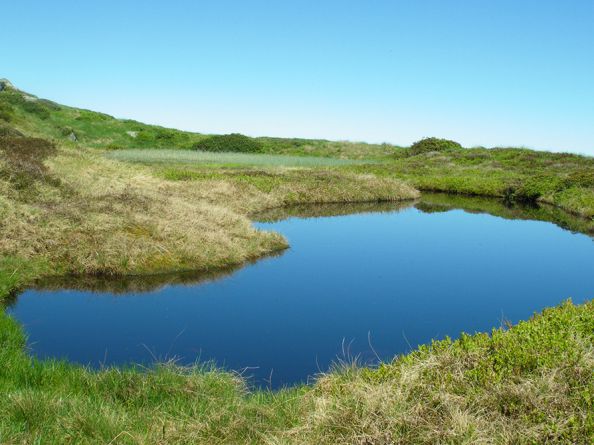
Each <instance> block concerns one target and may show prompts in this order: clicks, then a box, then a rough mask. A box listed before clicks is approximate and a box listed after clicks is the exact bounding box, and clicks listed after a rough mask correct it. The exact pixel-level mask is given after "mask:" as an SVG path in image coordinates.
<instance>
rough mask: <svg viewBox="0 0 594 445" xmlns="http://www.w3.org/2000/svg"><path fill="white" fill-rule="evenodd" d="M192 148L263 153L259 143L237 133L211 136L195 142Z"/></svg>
mask: <svg viewBox="0 0 594 445" xmlns="http://www.w3.org/2000/svg"><path fill="white" fill-rule="evenodd" d="M192 148H193V149H194V150H198V151H212V152H236V153H260V152H262V151H263V145H262V143H261V142H259V141H257V140H256V139H253V138H250V137H248V136H244V135H243V134H239V133H232V134H224V135H218V136H211V137H209V138H206V139H204V140H202V141H199V142H197V143H196V144H194V145H193V147H192Z"/></svg>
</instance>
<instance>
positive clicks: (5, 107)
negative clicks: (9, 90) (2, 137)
mask: <svg viewBox="0 0 594 445" xmlns="http://www.w3.org/2000/svg"><path fill="white" fill-rule="evenodd" d="M13 113H14V108H13V107H12V105H10V104H7V103H2V102H0V121H4V122H10V121H11V120H12V115H13Z"/></svg>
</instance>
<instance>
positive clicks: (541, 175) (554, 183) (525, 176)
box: [351, 148, 594, 220]
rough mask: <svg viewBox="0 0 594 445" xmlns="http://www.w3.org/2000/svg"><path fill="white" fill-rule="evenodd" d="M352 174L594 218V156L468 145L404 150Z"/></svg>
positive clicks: (356, 169)
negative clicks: (440, 149)
mask: <svg viewBox="0 0 594 445" xmlns="http://www.w3.org/2000/svg"><path fill="white" fill-rule="evenodd" d="M351 169H352V170H353V171H357V172H363V171H364V172H367V173H369V172H372V173H374V174H376V175H378V176H382V177H391V178H398V179H401V180H404V181H406V182H408V183H409V184H411V185H413V186H414V187H416V188H418V189H420V190H423V191H437V192H446V193H453V194H467V195H480V196H492V197H498V198H501V199H505V200H507V201H508V202H520V203H522V202H533V203H535V202H541V203H548V204H552V205H555V206H558V207H560V208H562V209H564V210H566V211H569V212H571V213H575V214H577V215H580V216H583V217H585V218H588V219H590V220H591V219H593V218H594V158H591V157H584V156H579V155H574V154H564V153H548V152H537V151H533V150H527V149H517V148H497V149H485V148H473V149H460V150H447V151H443V152H427V153H421V154H418V155H415V156H410V155H409V153H408V152H407V151H406V150H404V151H402V152H400V153H397V154H395V155H394V156H392V159H391V160H390V161H385V162H382V163H380V164H373V165H366V166H354V167H352V168H351Z"/></svg>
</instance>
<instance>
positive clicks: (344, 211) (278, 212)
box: [252, 201, 415, 223]
mask: <svg viewBox="0 0 594 445" xmlns="http://www.w3.org/2000/svg"><path fill="white" fill-rule="evenodd" d="M414 204H415V201H400V202H359V203H346V204H345V203H330V204H301V205H294V206H288V207H277V208H274V209H269V210H265V211H263V212H258V213H255V214H253V215H252V219H253V220H254V221H256V222H266V223H272V222H278V221H282V220H284V219H287V218H321V217H330V216H345V215H355V214H362V213H389V212H397V211H400V210H403V209H407V208H410V207H412V206H413V205H414Z"/></svg>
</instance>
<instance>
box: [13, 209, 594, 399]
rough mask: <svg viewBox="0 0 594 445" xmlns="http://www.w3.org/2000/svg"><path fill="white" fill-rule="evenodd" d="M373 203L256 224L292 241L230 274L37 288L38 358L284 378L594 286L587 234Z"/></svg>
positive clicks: (31, 312) (299, 378)
mask: <svg viewBox="0 0 594 445" xmlns="http://www.w3.org/2000/svg"><path fill="white" fill-rule="evenodd" d="M365 210H367V211H366V212H364V213H356V214H350V215H349V214H347V215H342V216H325V217H315V218H301V217H291V218H289V219H284V220H281V221H275V222H268V223H257V226H258V227H259V228H261V229H264V230H275V231H278V232H280V233H282V234H283V235H285V236H286V237H287V239H288V240H289V242H290V245H291V248H290V249H288V250H287V251H285V252H283V253H282V254H281V255H279V256H275V257H269V258H265V259H262V260H260V261H258V262H256V263H253V264H251V265H247V266H245V267H243V268H241V269H238V270H236V271H235V272H233V273H229V274H227V275H224V274H223V276H219V277H200V276H198V277H185V278H183V277H182V278H181V279H180V278H179V277H178V278H175V277H172V278H171V280H172V283H171V284H163V283H161V285H159V286H154V287H156V288H155V289H153V290H150V289H149V290H147V289H146V287H148V288H150V286H151V284H150V280H149V279H147V280H146V283H145V285H146V286H145V289H143V290H139V289H142V288H143V283H142V281H143V280H142V279H141V280H137V282H135V283H130V282H125V283H121V284H120V285H119V284H118V283H111V284H109V283H107V284H106V283H100V284H93V283H92V282H91V283H86V284H85V286H83V288H84V287H89V286H91V287H94V288H95V289H94V290H93V291H89V290H80V289H79V290H74V289H70V290H68V289H57V290H48V289H46V290H44V289H42V288H39V289H36V290H34V289H31V290H28V291H26V292H24V293H23V294H21V295H20V296H19V297H18V299H17V300H16V301H15V302H14V303H13V304H12V306H11V307H10V308H9V312H10V313H11V314H12V315H13V316H14V317H16V318H17V319H18V320H19V321H21V322H22V323H23V324H24V327H25V330H26V332H27V335H28V345H29V348H30V350H31V353H32V354H34V355H36V356H38V357H42V358H46V357H58V358H66V359H69V360H71V361H74V362H78V363H83V364H89V365H91V366H93V367H100V366H109V365H122V364H128V363H139V364H146V365H150V364H151V363H153V362H154V361H155V359H157V360H167V359H173V358H175V359H177V360H178V361H179V362H180V363H182V364H191V363H194V362H196V361H197V360H198V361H201V362H205V361H211V360H212V361H215V362H216V363H217V364H218V365H219V366H222V367H224V368H227V369H231V370H238V371H242V372H243V373H244V375H247V376H252V377H253V381H254V382H255V383H256V384H258V385H270V386H271V387H273V388H278V387H279V386H284V385H291V384H295V383H298V382H304V381H307V379H308V377H309V376H313V375H315V374H316V373H318V372H321V371H327V370H328V369H329V367H330V366H331V364H332V363H333V362H336V361H337V360H352V359H353V358H355V357H358V358H359V360H360V361H362V362H364V363H372V362H374V361H377V356H379V357H380V358H381V359H383V360H388V359H390V358H392V357H393V356H394V355H396V354H400V353H405V352H407V351H410V350H411V348H414V347H415V346H417V345H419V344H421V343H426V342H428V341H430V340H431V339H432V338H443V337H445V336H447V335H449V336H452V337H457V336H458V335H459V334H460V332H461V331H465V332H469V333H472V332H475V331H485V330H490V329H491V328H493V327H499V326H501V325H502V323H503V322H504V321H511V322H517V321H519V320H521V319H526V318H528V317H530V315H532V314H533V313H534V312H535V311H539V310H541V309H543V308H544V307H546V306H552V305H556V304H558V303H559V302H561V301H562V300H564V299H566V298H568V297H572V299H573V301H574V302H583V301H585V300H587V299H589V298H592V297H593V296H594V243H593V242H592V241H593V240H592V238H591V237H589V236H587V235H583V234H576V233H572V232H570V231H567V230H563V229H561V228H559V227H558V226H556V225H554V224H551V223H547V222H539V221H530V220H509V219H503V218H500V217H496V216H491V215H489V214H473V213H467V212H465V211H463V210H460V209H454V210H449V211H445V212H431V213H425V212H423V211H421V210H419V209H417V208H415V207H412V206H411V207H409V208H404V209H402V208H398V207H396V206H391V207H390V206H385V205H384V206H381V207H378V208H377V210H381V211H379V212H370V210H373V208H370V207H368V208H366V209H365ZM345 211H346V212H348V209H346V210H344V209H342V210H341V212H343V213H344V212H345ZM359 211H360V210H359ZM327 213H328V212H327ZM329 213H332V212H329ZM203 278H206V280H204V279H203ZM201 279H202V281H200V280H201ZM147 283H148V284H147ZM60 286H68V284H63V285H60V284H55V283H54V284H52V285H51V287H54V288H55V287H58V288H59V287H60ZM77 287H81V286H80V285H77ZM126 289H131V290H130V291H128V292H122V290H126Z"/></svg>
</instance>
